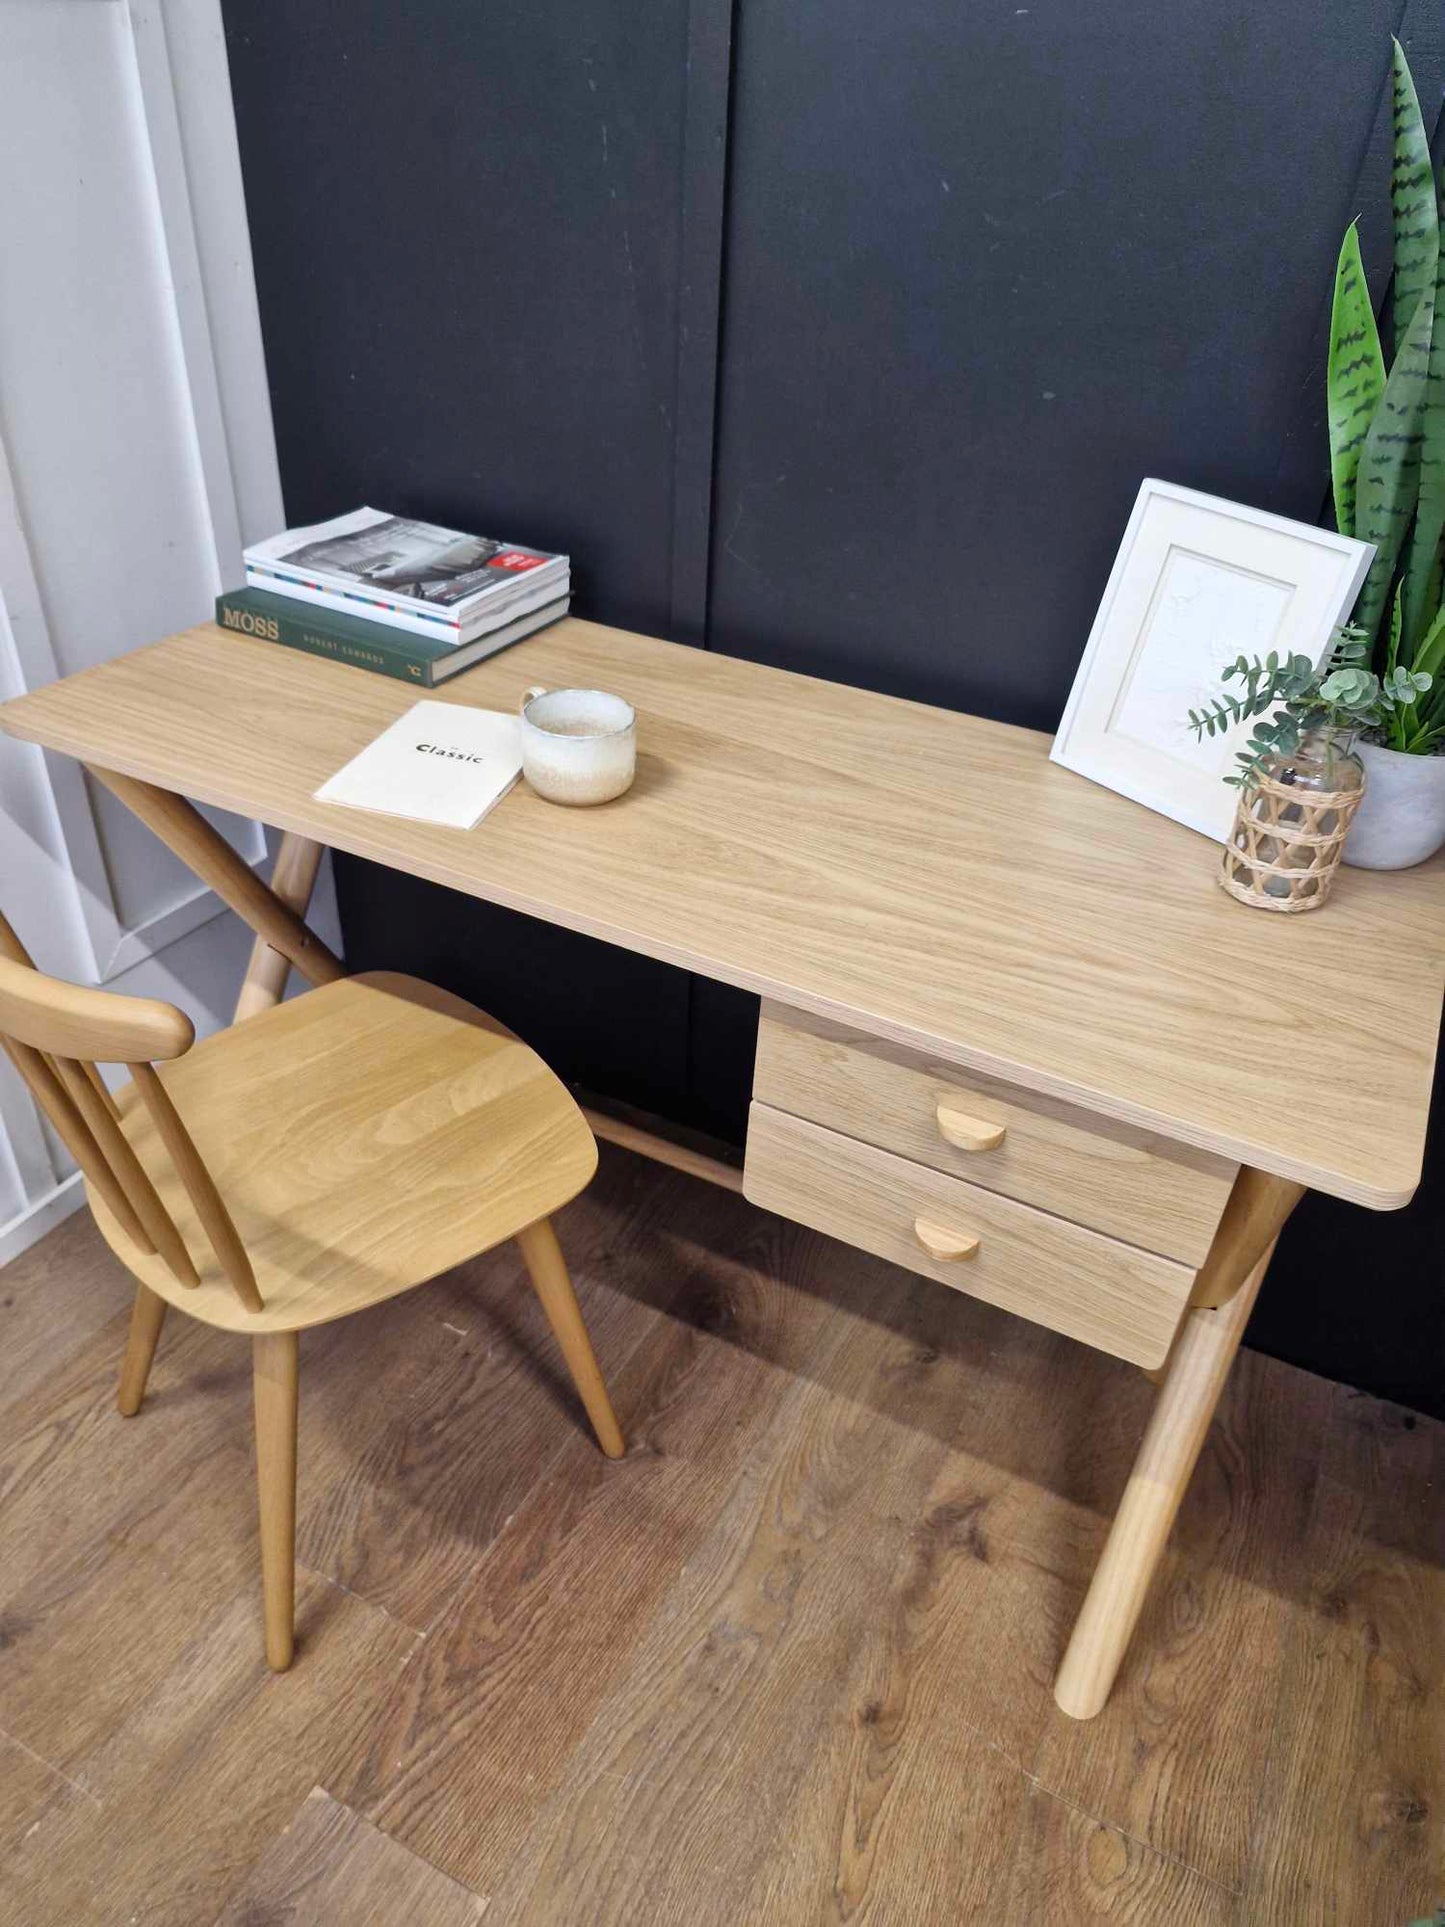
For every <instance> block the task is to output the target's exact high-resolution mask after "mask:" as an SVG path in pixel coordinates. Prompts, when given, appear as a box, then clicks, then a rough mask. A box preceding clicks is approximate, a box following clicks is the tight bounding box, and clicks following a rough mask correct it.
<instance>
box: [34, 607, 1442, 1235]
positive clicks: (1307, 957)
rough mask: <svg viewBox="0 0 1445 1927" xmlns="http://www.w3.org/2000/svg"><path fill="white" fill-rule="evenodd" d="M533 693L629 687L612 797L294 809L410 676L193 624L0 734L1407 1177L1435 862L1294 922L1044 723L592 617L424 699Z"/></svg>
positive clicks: (1179, 1120)
mask: <svg viewBox="0 0 1445 1927" xmlns="http://www.w3.org/2000/svg"><path fill="white" fill-rule="evenodd" d="M530 682H539V683H546V684H550V685H552V686H554V687H555V686H558V685H565V684H569V683H571V684H589V685H598V684H601V685H603V686H604V687H609V688H615V689H617V690H618V691H619V692H620V693H621V694H623V695H625V696H626V697H628V699H629V700H630V701H632V702H633V703H634V705H635V706H636V708H637V710H638V714H639V739H640V744H641V747H640V751H639V774H638V781H637V786H636V788H635V789H634V790H633V791H632V792H631V793H630V794H629V795H628V796H627V797H626V798H625V799H624V800H622V801H621V802H619V804H618V805H617V806H616V807H615V808H608V809H603V810H590V811H587V810H574V811H567V812H564V811H560V810H557V809H554V808H551V807H549V806H548V805H547V804H545V803H543V802H541V801H540V800H539V799H538V798H537V797H535V796H534V795H532V794H531V793H530V792H529V791H528V790H527V789H526V787H525V785H519V786H518V787H517V789H516V790H514V791H513V792H512V794H511V795H510V796H508V797H506V798H504V799H503V801H502V803H501V804H500V805H499V806H498V808H497V809H496V810H495V811H494V812H493V813H492V814H491V816H489V817H488V819H487V825H486V829H485V832H484V833H482V834H480V835H470V834H466V833H463V832H458V831H449V830H441V829H437V828H435V827H431V826H428V825H424V824H416V823H406V822H403V821H401V820H400V819H396V818H388V817H384V816H377V815H368V814H366V813H365V812H361V811H356V810H343V809H339V808H337V807H335V806H328V805H326V804H321V803H317V802H316V801H315V798H314V792H315V790H316V789H317V787H318V786H319V785H320V784H321V783H322V782H324V781H325V779H326V778H327V777H328V776H330V775H331V774H332V773H333V772H334V771H335V770H336V769H338V768H339V767H340V766H341V764H342V763H344V762H345V761H346V760H347V759H348V758H349V757H351V756H353V755H355V753H356V752H357V750H359V749H360V748H361V747H362V746H363V745H364V744H365V743H366V742H368V741H370V740H371V739H372V738H373V737H374V736H375V735H376V734H377V733H378V732H379V731H380V730H381V729H383V728H385V727H386V725H387V724H389V723H390V722H391V721H393V720H394V719H395V717H396V716H397V715H398V714H399V713H400V712H401V710H402V709H404V708H405V707H406V706H407V702H408V692H407V691H406V689H405V687H404V686H403V685H401V684H395V683H390V682H388V680H387V679H386V678H384V677H380V676H372V675H368V674H366V673H365V672H364V671H360V670H354V669H349V668H347V667H345V666H344V665H341V664H336V663H328V662H322V661H319V660H317V659H316V658H314V657H310V656H305V655H302V654H300V653H298V652H295V651H291V650H278V649H276V648H275V647H274V646H272V645H269V644H267V643H264V642H255V641H251V640H249V639H247V638H245V637H241V636H235V635H225V634H223V633H222V632H221V631H220V630H218V629H217V628H215V626H214V625H213V624H205V625H202V626H201V627H199V628H196V629H193V630H190V631H188V632H187V633H186V634H184V635H181V636H177V637H173V638H171V639H169V640H167V641H166V642H163V643H159V644H157V645H155V646H154V647H152V648H149V649H140V650H136V651H134V652H133V653H131V654H128V655H125V656H122V657H118V658H117V659H116V660H114V661H112V662H109V663H105V664H103V665H101V666H100V667H98V668H95V669H91V670H88V671H86V672H85V673H84V674H82V675H79V676H72V677H68V678H66V679H65V680H63V681H61V682H58V683H54V684H51V685H50V686H48V687H47V688H45V689H40V690H36V691H34V692H32V693H31V694H29V695H26V696H23V697H21V698H19V699H18V700H16V701H14V702H11V703H8V704H6V705H5V706H4V709H3V711H0V728H4V729H6V730H7V731H9V732H10V733H11V734H13V735H16V736H19V737H21V738H23V739H24V740H27V741H32V742H41V743H44V744H45V745H46V746H47V747H49V748H51V749H56V750H60V751H63V752H65V753H68V754H70V755H76V756H79V757H80V758H82V760H85V761H89V762H91V763H92V764H94V765H96V766H98V767H100V768H105V769H111V770H118V771H120V772H122V773H123V774H128V775H132V776H137V777H140V778H142V779H144V780H146V781H149V782H153V783H156V784H159V785H161V786H162V787H165V788H169V789H172V790H175V791H177V792H179V793H180V794H183V795H188V796H191V797H193V798H195V799H196V800H197V801H200V802H205V803H211V804H219V805H222V806H223V807H227V808H231V809H237V810H239V811H240V812H241V813H242V814H243V815H248V816H257V817H260V818H261V819H262V820H263V821H265V822H267V823H271V824H274V825H275V826H276V827H278V828H280V829H282V830H289V831H294V832H297V833H299V834H301V835H303V836H308V837H312V838H315V839H317V840H319V841H321V842H324V843H327V844H330V845H332V846H334V847H336V848H338V849H345V850H350V851H353V852H354V853H356V854H358V855H362V856H370V857H373V858H375V859H376V860H378V861H380V862H383V863H387V864H390V865H392V866H393V867H395V868H398V869H402V870H406V871H409V872H410V873H412V874H414V875H417V876H422V877H428V878H430V879H431V880H432V881H434V882H438V883H443V884H446V885H449V886H450V887H452V888H455V889H459V890H462V891H465V892H468V893H469V894H471V895H474V896H478V897H482V898H485V899H487V900H488V901H491V902H495V903H500V904H503V905H506V906H509V907H510V908H512V909H517V910H522V911H525V912H527V913H529V914H531V915H534V916H540V917H543V918H545V919H547V920H549V921H551V922H555V923H559V924H562V925H564V926H566V927H567V928H570V929H574V930H580V931H583V932H585V933H587V934H589V935H592V936H596V937H601V938H603V939H605V940H606V941H608V942H612V943H617V944H621V945H623V946H625V947H627V948H630V949H633V950H636V951H639V952H641V953H642V954H643V955H645V956H651V957H656V958H659V959H661V960H662V961H664V962H668V963H676V964H680V965H682V966H683V967H684V968H687V969H692V970H698V971H701V972H702V973H703V974H705V975H707V976H709V977H714V978H718V979H720V980H722V981H723V982H726V983H731V984H735V985H738V986H740V987H741V988H743V989H746V990H753V991H758V992H761V993H762V994H763V995H766V996H770V997H773V998H775V999H777V1000H778V1001H779V1002H782V1003H785V1004H788V1005H790V1006H791V1007H793V1008H796V1009H802V1010H809V1011H812V1012H814V1013H816V1014H817V1015H820V1016H823V1017H826V1018H830V1019H832V1020H835V1021H837V1022H839V1023H842V1024H846V1025H850V1026H851V1027H852V1028H854V1029H857V1030H862V1031H866V1032H868V1033H869V1034H870V1035H873V1036H878V1037H885V1038H888V1039H891V1040H892V1041H893V1042H895V1043H899V1044H903V1045H906V1046H909V1047H910V1048H914V1049H919V1050H922V1051H925V1052H928V1053H930V1054H933V1055H936V1056H938V1057H940V1058H942V1059H943V1060H944V1061H946V1062H948V1063H956V1064H960V1065H964V1066H967V1067H969V1068H972V1069H975V1070H979V1071H982V1072H984V1073H985V1074H988V1075H992V1076H996V1077H1001V1078H1003V1079H1005V1080H1006V1081H1011V1082H1015V1083H1019V1084H1021V1085H1024V1086H1026V1087H1027V1088H1028V1089H1030V1090H1034V1091H1039V1092H1042V1093H1044V1094H1045V1095H1048V1096H1052V1097H1056V1098H1060V1099H1063V1100H1064V1101H1066V1102H1071V1103H1079V1104H1082V1105H1083V1106H1084V1107H1085V1108H1086V1109H1089V1110H1092V1111H1097V1112H1099V1113H1100V1114H1102V1115H1104V1116H1107V1117H1111V1118H1115V1119H1117V1120H1119V1121H1121V1122H1123V1123H1126V1124H1134V1125H1138V1126H1141V1127H1142V1128H1144V1129H1145V1130H1151V1131H1159V1132H1161V1133H1162V1134H1163V1135H1164V1136H1166V1137H1169V1138H1172V1139H1174V1140H1176V1141H1178V1142H1180V1143H1183V1144H1189V1145H1193V1146H1194V1147H1195V1148H1197V1149H1200V1150H1205V1151H1213V1152H1216V1153H1218V1154H1220V1155H1222V1156H1224V1157H1227V1158H1231V1159H1233V1160H1236V1161H1243V1162H1245V1163H1249V1164H1252V1165H1256V1166H1258V1167H1259V1168H1261V1169H1263V1170H1265V1171H1269V1172H1272V1173H1274V1174H1276V1175H1279V1176H1282V1177H1288V1178H1293V1179H1297V1180H1299V1181H1300V1182H1303V1183H1307V1184H1310V1185H1312V1186H1314V1187H1315V1188H1316V1189H1319V1190H1323V1191H1329V1192H1333V1193H1335V1194H1337V1195H1339V1196H1342V1197H1351V1198H1354V1199H1356V1200H1357V1201H1358V1202H1361V1203H1365V1204H1370V1205H1374V1206H1377V1207H1388V1206H1391V1205H1394V1204H1398V1203H1401V1202H1403V1201H1404V1199H1405V1198H1406V1197H1407V1196H1408V1195H1409V1194H1410V1192H1411V1191H1412V1190H1413V1189H1414V1187H1415V1185H1416V1184H1417V1182H1418V1180H1419V1172H1420V1157H1421V1150H1422V1146H1423V1141H1424V1131H1425V1123H1426V1117H1427V1113H1428V1104H1429V1093H1430V1083H1431V1071H1432V1064H1433V1058H1434V1049H1435V1039H1436V1035H1437V1031H1438V1027H1439V1017H1440V1004H1441V991H1442V987H1445V916H1442V914H1441V910H1442V906H1445V861H1442V860H1440V859H1434V860H1432V861H1431V862H1430V863H1427V864H1422V865H1421V866H1420V867H1419V868H1417V869H1414V870H1408V871H1400V872H1395V873H1390V874H1384V873H1376V872H1370V871H1351V872H1350V874H1349V876H1348V879H1347V880H1346V882H1345V883H1342V884H1341V885H1340V887H1339V889H1338V890H1337V891H1336V893H1335V896H1334V897H1333V898H1332V900H1331V902H1330V906H1329V910H1328V913H1327V914H1326V915H1325V916H1323V917H1302V918H1288V917H1259V916H1250V915H1248V914H1246V913H1245V912H1243V911H1242V910H1241V909H1240V908H1239V906H1238V905H1237V904H1234V903H1231V902H1230V901H1229V899H1228V898H1227V897H1225V896H1224V894H1223V893H1222V892H1221V891H1220V890H1219V889H1218V888H1217V887H1216V885H1215V882H1214V876H1213V872H1214V868H1215V864H1216V860H1217V858H1216V852H1215V850H1214V848H1213V846H1211V845H1210V844H1209V843H1208V842H1206V841H1205V840H1203V839H1201V838H1199V837H1198V836H1196V835H1195V834H1194V833H1193V832H1191V831H1189V830H1185V829H1183V828H1181V826H1180V825H1179V824H1177V823H1172V822H1169V821H1168V820H1167V819H1165V818H1164V817H1161V816H1158V815H1156V814H1154V813H1153V812H1151V811H1148V810H1144V809H1140V808H1139V807H1138V806H1136V805H1134V804H1131V803H1129V802H1128V801H1127V800H1126V799H1124V798H1122V797H1119V796H1117V795H1114V794H1112V793H1111V792H1109V791H1107V790H1105V789H1103V788H1101V787H1100V786H1099V785H1097V784H1091V783H1089V782H1087V781H1085V780H1084V779H1083V778H1081V777H1078V776H1075V775H1074V774H1072V773H1071V772H1070V771H1068V770H1064V769H1061V768H1059V767H1058V766H1057V765H1054V764H1051V763H1050V762H1049V760H1048V748H1049V739H1048V738H1047V737H1045V736H1042V735H1039V734H1037V733H1035V732H1032V731H1028V730H1021V729H1011V728H1007V727H1004V726H1002V725H999V724H995V723H990V722H986V721H983V720H981V719H979V718H977V717H969V716H960V715H955V714H951V713H948V712H945V711H943V710H938V709H931V708H929V707H927V706H925V705H923V704H919V703H904V702H899V701H897V700H896V699H894V698H891V697H887V696H879V695H875V694H872V693H870V692H868V691H866V690H860V689H848V688H844V687H841V686H840V685H838V684H835V683H827V682H821V681H817V680H814V679H812V678H809V677H804V676H796V675H790V674H786V673H784V672H782V671H778V670H773V669H767V668H763V667H760V666H759V665H757V664H754V663H748V662H742V661H739V660H735V659H730V658H728V657H725V656H721V655H718V654H715V653H713V652H710V651H706V650H697V649H685V648H679V647H677V646H676V645H673V644H670V643H665V642H660V641H658V640H656V639H653V638H650V637H645V636H636V635H629V634H627V633H625V632H623V631H621V630H615V629H606V628H601V627H598V626H596V625H594V624H590V623H583V622H576V621H567V622H561V623H558V624H555V625H554V626H553V627H552V628H550V629H548V630H546V631H545V632H543V633H542V634H540V635H537V636H533V637H530V638H529V639H528V640H527V641H525V642H523V643H521V644H519V645H518V646H517V647H516V648H515V649H511V650H508V651H507V652H506V653H505V654H504V655H503V656H500V657H498V658H497V659H495V660H494V661H492V662H488V663H483V664H481V665H479V666H478V667H477V668H475V669H473V670H469V671H467V672H466V673H465V674H463V675H461V676H459V677H457V678H456V679H455V680H454V681H452V682H450V683H448V684H447V686H446V688H445V689H443V690H440V691H438V692H437V697H438V700H440V701H443V702H462V703H473V704H477V703H480V704H482V705H484V706H491V707H501V708H505V709H510V708H511V707H512V706H513V705H514V704H515V702H516V699H517V694H518V690H519V689H520V688H521V687H523V686H525V685H526V684H528V683H530ZM900 743H903V744H906V750H904V751H903V752H900V748H899V745H900ZM680 851H682V852H686V853H687V857H688V860H687V861H686V862H679V860H678V853H679V852H680ZM1141 876H1142V877H1147V878H1148V879H1149V888H1148V889H1147V890H1141V889H1140V888H1139V887H1138V879H1139V878H1140V877H1141ZM980 904H985V905H987V907H988V914H987V915H986V916H984V915H980V914H979V905H980ZM800 906H805V914H800ZM1280 980H1286V981H1289V982H1290V983H1292V984H1294V985H1295V986H1296V987H1297V989H1298V992H1299V996H1298V998H1297V1000H1296V1002H1295V1004H1294V1005H1293V1006H1292V1007H1291V1009H1290V1010H1289V1011H1287V1012H1284V1013H1281V1012H1280V1011H1279V1009H1278V1008H1276V1007H1275V1006H1273V1005H1266V1004H1265V1003H1263V1002H1260V1003H1258V1004H1254V1005H1251V1004H1248V1003H1246V1005H1245V1007H1244V1008H1241V1006H1240V999H1239V996H1238V986H1239V985H1240V984H1241V983H1264V982H1272V981H1280ZM1383 1007H1388V1008H1389V1009H1391V1010H1392V1011H1393V1012H1394V1013H1395V1020H1394V1022H1393V1023H1392V1024H1391V1025H1389V1026H1388V1027H1385V1026H1382V1025H1380V1024H1379V1023H1378V1022H1377V1021H1376V1019H1375V1017H1374V1014H1373V1013H1375V1012H1377V1011H1378V1010H1379V1009H1381V1008H1383ZM1321 1009H1327V1010H1330V1011H1331V1012H1332V1013H1334V1017H1333V1029H1332V1034H1331V1040H1330V1051H1329V1054H1328V1062H1327V1063H1325V1064H1318V1065H1317V1074H1316V1085H1317V1088H1318V1089H1319V1092H1320V1097H1321V1101H1320V1102H1319V1103H1318V1104H1314V1105H1281V1104H1279V1103H1277V1102H1276V1101H1275V1099H1276V1095H1277V1093H1276V1089H1275V1071H1274V1067H1275V1065H1276V1064H1277V1063H1278V1062H1279V1059H1280V1055H1281V1053H1282V1052H1283V1053H1286V1054H1287V1053H1288V1052H1290V1051H1291V1050H1292V1049H1300V1050H1304V1049H1307V1048H1308V1047H1309V1044H1310V1042H1311V1039H1312V1032H1311V1030H1310V1025H1311V1022H1312V1019H1313V1013H1314V1012H1316V1011H1318V1010H1321ZM1085 1013H1087V1014H1088V1016H1089V1019H1090V1020H1089V1021H1081V1016H1082V1015H1083V1014H1085ZM1226 1031H1227V1033H1228V1035H1229V1037H1230V1040H1231V1047H1230V1049H1229V1050H1227V1051H1221V1050H1220V1049H1218V1048H1217V1040H1218V1038H1219V1036H1220V1035H1222V1034H1225V1032H1226ZM1316 1055H1317V1054H1316Z"/></svg>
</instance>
